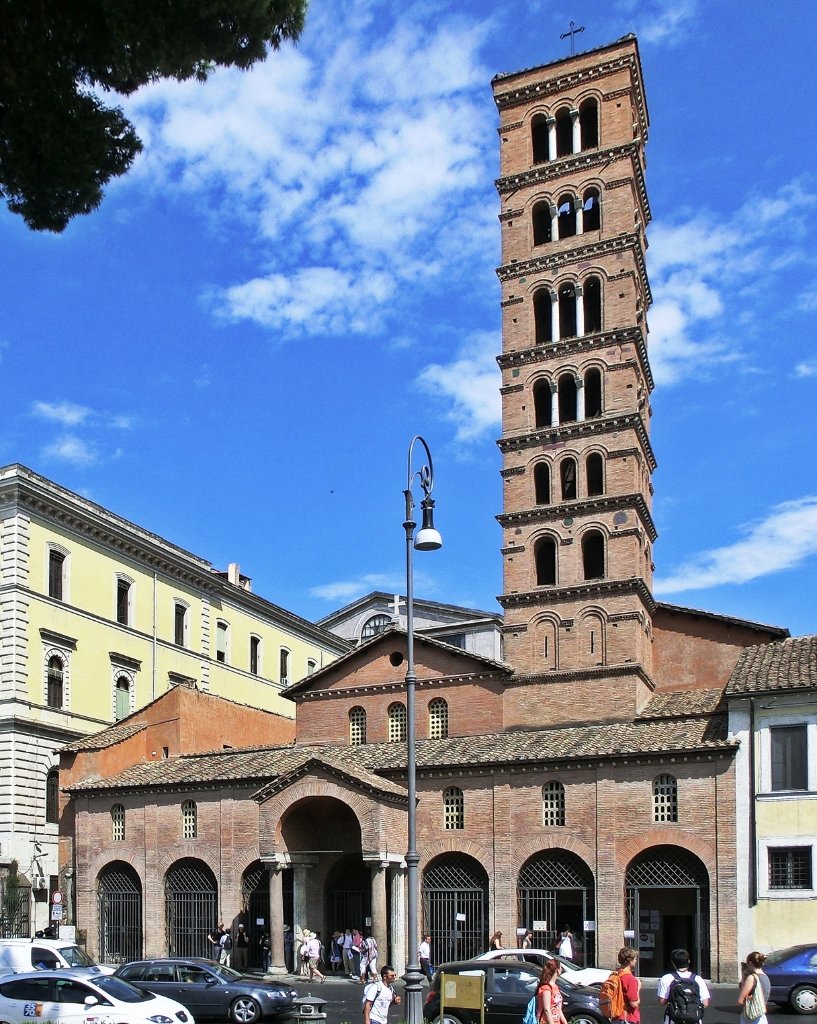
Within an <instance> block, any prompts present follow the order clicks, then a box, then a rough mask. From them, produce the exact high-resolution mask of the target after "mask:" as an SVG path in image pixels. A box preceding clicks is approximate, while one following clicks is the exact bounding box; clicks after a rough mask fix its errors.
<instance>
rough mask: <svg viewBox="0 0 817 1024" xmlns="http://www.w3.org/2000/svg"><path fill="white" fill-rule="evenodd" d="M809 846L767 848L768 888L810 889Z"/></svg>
mask: <svg viewBox="0 0 817 1024" xmlns="http://www.w3.org/2000/svg"><path fill="white" fill-rule="evenodd" d="M811 878H812V873H811V847H810V846H791V847H779V848H778V849H773V848H770V849H769V888H770V889H811V888H812V885H811Z"/></svg>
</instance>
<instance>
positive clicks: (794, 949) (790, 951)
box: [766, 946, 803, 965]
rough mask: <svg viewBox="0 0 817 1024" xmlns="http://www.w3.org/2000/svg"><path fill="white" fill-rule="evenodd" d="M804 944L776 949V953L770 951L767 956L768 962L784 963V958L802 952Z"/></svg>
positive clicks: (772, 963) (787, 958)
mask: <svg viewBox="0 0 817 1024" xmlns="http://www.w3.org/2000/svg"><path fill="white" fill-rule="evenodd" d="M802 949H803V947H802V946H787V947H786V949H776V950H775V951H774V953H769V955H768V956H767V957H766V963H767V964H771V965H774V964H782V963H783V961H784V960H789V959H790V958H791V957H793V956H795V955H796V954H797V953H799V952H801V951H802Z"/></svg>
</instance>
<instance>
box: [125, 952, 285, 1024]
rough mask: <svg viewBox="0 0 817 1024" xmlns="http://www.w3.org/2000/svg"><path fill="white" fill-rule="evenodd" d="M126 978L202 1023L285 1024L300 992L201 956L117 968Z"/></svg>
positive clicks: (149, 961)
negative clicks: (273, 1023)
mask: <svg viewBox="0 0 817 1024" xmlns="http://www.w3.org/2000/svg"><path fill="white" fill-rule="evenodd" d="M114 977H118V978H124V979H125V980H126V981H129V982H132V983H133V984H134V985H137V986H138V987H139V988H141V989H144V990H145V991H146V992H156V993H157V994H158V995H163V996H168V997H169V998H170V999H178V1001H179V1002H180V1003H183V1004H184V1006H186V1007H187V1008H188V1009H189V1010H190V1012H191V1013H192V1014H193V1016H194V1017H195V1018H196V1019H197V1020H207V1019H211V1020H225V1019H227V1018H228V1017H229V1019H230V1020H232V1021H233V1022H234V1024H256V1022H257V1021H262V1020H263V1021H285V1020H289V1018H290V1017H292V1016H293V1015H294V1013H295V1006H294V1003H293V1000H294V999H295V997H296V996H297V995H298V993H297V991H296V990H295V989H293V988H290V986H289V985H282V984H280V983H279V982H274V981H265V980H264V979H262V978H249V977H246V976H245V975H242V974H239V973H238V971H234V970H233V969H232V968H231V967H225V966H224V965H223V964H217V963H215V962H214V961H212V960H205V959H204V958H200V957H188V958H185V957H158V958H156V959H155V960H139V961H136V962H134V963H131V964H123V965H122V966H121V967H119V968H117V970H116V973H115V975H114Z"/></svg>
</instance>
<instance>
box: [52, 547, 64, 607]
mask: <svg viewBox="0 0 817 1024" xmlns="http://www.w3.org/2000/svg"><path fill="white" fill-rule="evenodd" d="M64 567H65V555H64V554H63V553H62V552H61V551H53V550H52V551H49V552H48V596H49V597H53V598H54V600H55V601H62V577H63V570H64Z"/></svg>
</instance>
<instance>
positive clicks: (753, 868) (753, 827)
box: [749, 697, 757, 907]
mask: <svg viewBox="0 0 817 1024" xmlns="http://www.w3.org/2000/svg"><path fill="white" fill-rule="evenodd" d="M755 788H756V787H755V698H754V697H750V698H749V906H750V907H755V906H757V814H756V810H755V805H756V799H757V797H756V792H755Z"/></svg>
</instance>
